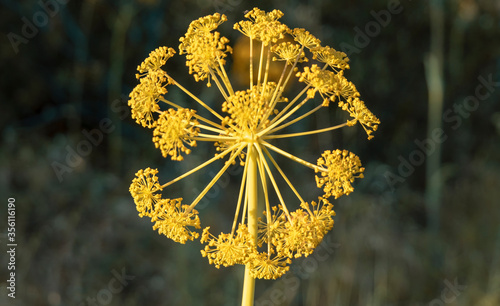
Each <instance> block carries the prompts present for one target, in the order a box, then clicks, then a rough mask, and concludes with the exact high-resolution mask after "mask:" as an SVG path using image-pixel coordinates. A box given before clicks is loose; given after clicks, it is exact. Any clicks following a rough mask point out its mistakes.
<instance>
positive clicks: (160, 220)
mask: <svg viewBox="0 0 500 306" xmlns="http://www.w3.org/2000/svg"><path fill="white" fill-rule="evenodd" d="M181 203H182V198H178V199H162V200H161V201H159V202H158V203H157V205H156V208H155V211H154V212H153V214H152V217H151V222H154V223H155V224H154V225H153V229H154V230H156V229H158V233H159V234H163V235H165V236H167V237H168V238H170V239H172V240H173V241H175V242H178V243H182V244H184V243H186V241H188V240H191V241H192V240H194V239H197V238H198V237H199V236H200V234H199V233H197V232H194V231H192V230H191V229H189V228H188V227H194V228H195V229H200V228H201V227H200V218H199V217H198V211H197V210H196V209H192V210H189V205H182V204H181Z"/></svg>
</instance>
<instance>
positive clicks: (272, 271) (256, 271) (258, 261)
mask: <svg viewBox="0 0 500 306" xmlns="http://www.w3.org/2000/svg"><path fill="white" fill-rule="evenodd" d="M290 262H291V261H290V258H287V257H284V256H274V257H273V258H271V257H270V256H269V254H267V253H259V254H254V255H253V256H252V258H251V260H250V261H249V264H248V266H249V270H250V275H251V276H252V277H254V278H261V279H277V278H279V277H281V276H282V275H283V274H285V273H286V272H287V271H288V270H289V269H290V267H288V266H287V264H289V263H290Z"/></svg>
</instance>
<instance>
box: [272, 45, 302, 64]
mask: <svg viewBox="0 0 500 306" xmlns="http://www.w3.org/2000/svg"><path fill="white" fill-rule="evenodd" d="M271 51H272V52H273V53H275V54H276V55H277V56H278V57H273V60H277V61H286V62H287V64H289V65H293V63H294V62H295V60H297V62H299V63H300V62H307V57H306V54H305V53H304V51H303V50H302V48H301V46H300V45H297V44H292V43H291V42H284V43H281V44H277V45H274V47H273V48H272V50H271Z"/></svg>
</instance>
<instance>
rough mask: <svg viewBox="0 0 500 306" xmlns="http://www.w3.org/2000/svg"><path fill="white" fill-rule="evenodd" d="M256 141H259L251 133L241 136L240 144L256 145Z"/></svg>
mask: <svg viewBox="0 0 500 306" xmlns="http://www.w3.org/2000/svg"><path fill="white" fill-rule="evenodd" d="M258 140H259V137H258V136H257V135H256V134H255V133H252V132H247V133H244V134H243V135H242V136H241V142H245V143H256V142H258Z"/></svg>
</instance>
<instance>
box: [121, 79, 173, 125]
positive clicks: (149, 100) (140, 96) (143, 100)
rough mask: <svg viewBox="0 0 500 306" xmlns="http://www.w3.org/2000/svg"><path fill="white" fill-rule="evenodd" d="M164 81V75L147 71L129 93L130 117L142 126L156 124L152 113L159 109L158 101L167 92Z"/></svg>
mask: <svg viewBox="0 0 500 306" xmlns="http://www.w3.org/2000/svg"><path fill="white" fill-rule="evenodd" d="M165 82H166V77H165V76H164V75H161V74H159V73H149V74H147V75H146V76H144V77H142V78H141V79H140V83H139V84H138V85H137V86H136V87H135V88H134V90H132V92H131V93H130V99H129V101H128V105H129V106H130V108H131V110H132V119H135V121H136V122H137V123H139V124H141V125H142V126H143V127H147V128H154V127H155V126H156V121H155V118H154V117H153V114H154V113H155V112H157V111H159V110H160V106H159V105H158V101H159V99H161V98H163V95H164V94H166V93H167V89H166V88H165V85H164V83H165Z"/></svg>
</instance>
